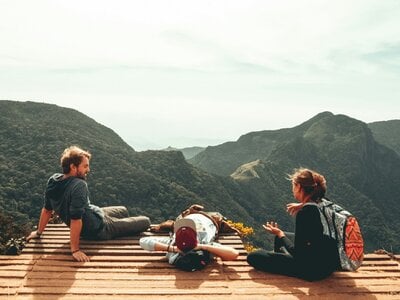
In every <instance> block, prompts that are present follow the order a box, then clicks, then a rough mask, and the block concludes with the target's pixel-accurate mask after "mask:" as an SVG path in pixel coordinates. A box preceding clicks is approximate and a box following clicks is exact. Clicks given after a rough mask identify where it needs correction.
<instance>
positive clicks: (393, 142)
mask: <svg viewBox="0 0 400 300" xmlns="http://www.w3.org/2000/svg"><path fill="white" fill-rule="evenodd" d="M368 127H369V128H370V129H371V131H372V134H373V136H374V138H375V140H376V141H377V142H378V143H380V144H382V145H385V146H386V147H388V148H391V149H393V150H394V151H396V153H397V154H398V155H400V138H399V136H400V120H390V121H381V122H373V123H368Z"/></svg>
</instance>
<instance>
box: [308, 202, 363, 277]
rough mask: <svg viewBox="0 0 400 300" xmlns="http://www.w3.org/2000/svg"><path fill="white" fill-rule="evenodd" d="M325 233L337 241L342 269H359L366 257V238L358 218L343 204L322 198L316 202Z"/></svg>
mask: <svg viewBox="0 0 400 300" xmlns="http://www.w3.org/2000/svg"><path fill="white" fill-rule="evenodd" d="M316 205H317V207H318V210H319V212H320V215H321V222H322V227H323V233H324V235H327V236H329V237H331V238H333V239H335V240H336V242H337V247H338V252H339V258H340V265H341V268H342V270H345V271H355V270H357V269H358V268H359V267H360V266H361V264H362V262H363V259H364V240H363V237H362V234H361V230H360V226H359V225H358V222H357V219H356V218H355V217H354V216H353V215H352V214H351V213H350V212H348V211H347V210H345V209H343V208H342V207H341V206H339V205H337V204H334V203H333V202H331V201H328V200H326V199H322V201H321V202H320V203H316Z"/></svg>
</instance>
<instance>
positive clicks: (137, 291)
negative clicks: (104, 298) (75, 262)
mask: <svg viewBox="0 0 400 300" xmlns="http://www.w3.org/2000/svg"><path fill="white" fill-rule="evenodd" d="M17 292H18V295H23V294H31V295H35V294H46V295H64V294H66V292H68V294H72V295H73V294H75V295H81V294H84V295H98V294H100V295H114V294H115V293H116V289H114V288H113V287H109V288H107V287H102V288H100V287H95V288H89V287H83V288H80V287H78V288H75V287H71V288H68V289H67V290H66V289H64V288H49V287H36V288H30V287H22V288H19V289H18V290H17ZM118 294H120V295H187V294H189V295H199V296H200V295H230V294H231V291H229V289H224V288H201V289H193V288H191V287H188V288H185V287H183V288H179V289H176V288H157V289H154V288H148V289H147V288H144V287H140V288H137V287H131V288H123V287H120V288H118Z"/></svg>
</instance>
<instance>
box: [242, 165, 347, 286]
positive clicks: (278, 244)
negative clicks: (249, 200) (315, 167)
mask: <svg viewBox="0 0 400 300" xmlns="http://www.w3.org/2000/svg"><path fill="white" fill-rule="evenodd" d="M290 179H291V181H292V191H293V196H294V198H296V199H297V200H298V201H299V202H300V203H290V204H288V206H287V210H288V212H289V213H290V214H291V215H296V229H295V234H294V235H293V234H287V233H285V232H283V231H282V230H281V229H280V228H279V227H278V224H277V223H276V222H273V221H271V222H267V223H266V224H265V225H263V227H264V229H265V230H266V231H267V232H269V233H272V234H274V235H275V245H274V251H266V250H258V251H255V252H252V253H250V254H249V255H248V256H247V262H248V263H249V264H250V265H251V266H253V267H254V268H255V269H258V270H262V271H266V272H271V273H276V274H283V275H288V276H295V277H299V278H303V279H306V280H309V281H314V280H320V279H323V278H326V277H328V276H329V275H330V274H331V273H332V272H334V271H335V270H337V269H339V267H340V260H339V254H338V248H337V244H336V241H335V240H334V239H332V238H330V237H328V236H326V235H323V225H322V223H321V217H320V212H319V210H318V208H317V207H316V205H306V204H307V203H312V202H314V203H318V202H320V201H321V199H322V198H323V197H324V196H325V192H326V181H325V178H324V176H322V175H321V174H318V173H317V172H314V171H312V170H309V169H304V168H301V169H297V170H295V172H294V173H293V174H292V175H291V176H290ZM293 237H294V243H293V242H292V241H291V239H290V238H293Z"/></svg>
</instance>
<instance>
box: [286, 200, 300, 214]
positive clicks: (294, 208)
mask: <svg viewBox="0 0 400 300" xmlns="http://www.w3.org/2000/svg"><path fill="white" fill-rule="evenodd" d="M303 205H304V204H303V203H289V204H287V205H286V211H287V212H288V213H289V215H291V216H293V217H294V216H295V215H296V214H297V213H298V212H299V210H300V209H302V208H303Z"/></svg>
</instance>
